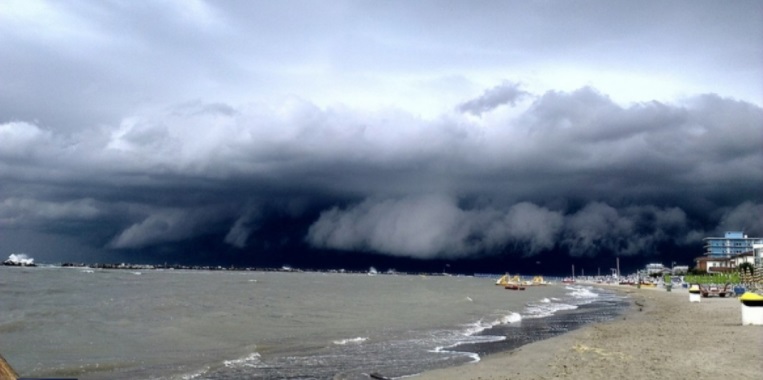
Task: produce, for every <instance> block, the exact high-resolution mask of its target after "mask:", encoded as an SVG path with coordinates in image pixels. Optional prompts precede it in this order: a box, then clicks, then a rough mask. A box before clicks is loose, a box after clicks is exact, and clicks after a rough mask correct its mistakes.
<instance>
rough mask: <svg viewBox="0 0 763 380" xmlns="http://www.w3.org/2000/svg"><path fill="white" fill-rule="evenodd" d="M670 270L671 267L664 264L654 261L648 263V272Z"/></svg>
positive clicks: (648, 273)
mask: <svg viewBox="0 0 763 380" xmlns="http://www.w3.org/2000/svg"><path fill="white" fill-rule="evenodd" d="M666 271H670V269H668V268H665V266H664V265H662V264H659V263H652V264H647V265H646V274H647V275H648V276H649V275H653V274H662V273H663V272H666Z"/></svg>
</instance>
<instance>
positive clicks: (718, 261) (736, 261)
mask: <svg viewBox="0 0 763 380" xmlns="http://www.w3.org/2000/svg"><path fill="white" fill-rule="evenodd" d="M702 240H703V241H704V242H705V255H704V256H700V257H697V258H696V259H694V262H695V263H696V267H697V269H699V270H701V271H706V272H711V273H712V272H714V273H723V272H729V271H733V270H735V269H736V268H737V267H738V266H739V265H741V264H743V263H749V264H752V265H753V266H754V265H758V264H760V263H762V262H763V259H761V257H763V238H759V237H749V236H747V235H745V234H744V232H742V231H726V233H725V234H724V236H723V237H706V238H704V239H702Z"/></svg>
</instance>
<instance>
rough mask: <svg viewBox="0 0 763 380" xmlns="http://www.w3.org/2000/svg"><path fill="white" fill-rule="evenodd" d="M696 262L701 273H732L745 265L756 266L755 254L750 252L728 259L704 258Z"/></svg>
mask: <svg viewBox="0 0 763 380" xmlns="http://www.w3.org/2000/svg"><path fill="white" fill-rule="evenodd" d="M694 261H695V262H696V263H697V269H699V270H701V271H705V272H708V273H723V272H732V271H735V270H736V268H738V267H739V266H740V265H742V264H744V263H750V264H752V265H755V254H754V253H753V251H749V252H744V253H740V254H738V255H731V256H728V257H712V256H702V257H697V258H696V259H694Z"/></svg>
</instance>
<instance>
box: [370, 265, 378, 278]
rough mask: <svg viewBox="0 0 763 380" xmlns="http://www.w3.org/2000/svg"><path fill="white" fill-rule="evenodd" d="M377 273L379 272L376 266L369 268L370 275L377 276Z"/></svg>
mask: <svg viewBox="0 0 763 380" xmlns="http://www.w3.org/2000/svg"><path fill="white" fill-rule="evenodd" d="M377 274H379V272H378V271H377V270H376V268H374V267H371V268H368V275H369V276H376V275H377Z"/></svg>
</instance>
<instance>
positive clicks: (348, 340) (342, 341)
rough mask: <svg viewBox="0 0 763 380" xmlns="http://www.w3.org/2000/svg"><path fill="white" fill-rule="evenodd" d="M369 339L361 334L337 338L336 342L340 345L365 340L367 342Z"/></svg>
mask: <svg viewBox="0 0 763 380" xmlns="http://www.w3.org/2000/svg"><path fill="white" fill-rule="evenodd" d="M367 340H368V338H366V337H362V336H359V337H357V338H350V339H341V340H335V341H334V344H338V345H345V344H359V343H363V342H365V341H367Z"/></svg>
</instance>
